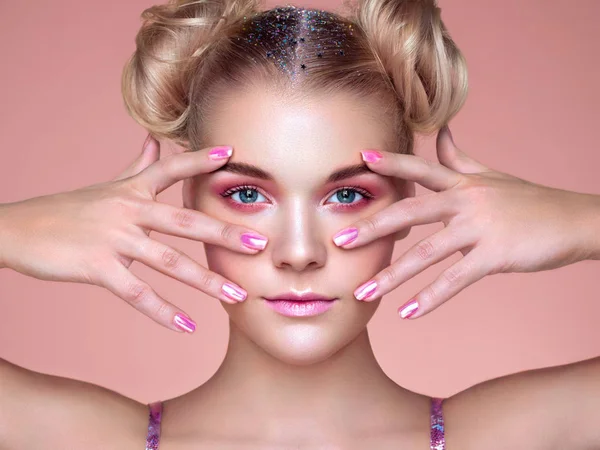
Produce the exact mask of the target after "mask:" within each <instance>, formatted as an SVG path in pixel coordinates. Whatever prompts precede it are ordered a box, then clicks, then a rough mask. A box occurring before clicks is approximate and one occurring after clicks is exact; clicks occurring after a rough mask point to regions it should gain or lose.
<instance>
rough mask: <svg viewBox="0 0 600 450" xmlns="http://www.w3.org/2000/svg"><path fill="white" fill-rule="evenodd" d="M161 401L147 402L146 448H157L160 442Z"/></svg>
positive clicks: (153, 449) (148, 449)
mask: <svg viewBox="0 0 600 450" xmlns="http://www.w3.org/2000/svg"><path fill="white" fill-rule="evenodd" d="M162 409H163V405H162V402H160V401H159V402H154V403H150V404H148V410H149V418H148V436H147V437H146V450H158V444H159V442H160V420H161V418H162Z"/></svg>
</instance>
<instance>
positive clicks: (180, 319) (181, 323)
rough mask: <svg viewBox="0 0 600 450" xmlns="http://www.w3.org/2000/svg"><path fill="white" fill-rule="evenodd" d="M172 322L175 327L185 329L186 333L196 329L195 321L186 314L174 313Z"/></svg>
mask: <svg viewBox="0 0 600 450" xmlns="http://www.w3.org/2000/svg"><path fill="white" fill-rule="evenodd" d="M173 323H175V325H177V327H179V328H180V329H182V330H183V331H187V332H188V333H193V332H194V330H195V329H196V322H194V321H193V320H192V319H190V318H189V317H188V316H186V315H184V314H181V313H177V314H175V317H174V318H173Z"/></svg>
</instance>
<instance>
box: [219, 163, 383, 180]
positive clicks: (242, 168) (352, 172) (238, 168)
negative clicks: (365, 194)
mask: <svg viewBox="0 0 600 450" xmlns="http://www.w3.org/2000/svg"><path fill="white" fill-rule="evenodd" d="M219 171H223V172H231V173H238V174H241V175H247V176H249V177H253V178H259V179H261V180H267V181H273V180H275V178H274V177H273V175H271V174H270V173H269V172H267V171H265V170H263V169H261V168H260V167H258V166H255V165H252V164H248V163H244V162H233V161H232V162H228V163H227V164H225V165H223V166H221V167H219V168H218V169H216V170H214V171H213V172H219ZM363 173H375V172H373V171H372V170H371V169H369V167H368V166H367V165H366V164H355V165H351V166H345V167H342V168H340V169H338V170H336V171H335V172H333V173H332V174H331V175H329V177H327V181H326V183H335V182H336V181H340V180H345V179H346V178H351V177H354V176H356V175H360V174H363Z"/></svg>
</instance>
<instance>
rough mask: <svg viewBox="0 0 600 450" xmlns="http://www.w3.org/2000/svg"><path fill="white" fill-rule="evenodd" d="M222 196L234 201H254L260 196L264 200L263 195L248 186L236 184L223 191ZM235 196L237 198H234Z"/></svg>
mask: <svg viewBox="0 0 600 450" xmlns="http://www.w3.org/2000/svg"><path fill="white" fill-rule="evenodd" d="M221 195H223V197H231V198H232V199H234V200H235V201H236V203H256V200H257V198H258V197H259V196H260V197H262V198H263V200H266V198H265V196H264V195H262V194H261V193H259V192H258V190H256V189H255V188H253V187H250V186H238V187H235V188H232V189H229V190H228V191H226V192H224V193H223V194H221ZM235 197H237V198H235Z"/></svg>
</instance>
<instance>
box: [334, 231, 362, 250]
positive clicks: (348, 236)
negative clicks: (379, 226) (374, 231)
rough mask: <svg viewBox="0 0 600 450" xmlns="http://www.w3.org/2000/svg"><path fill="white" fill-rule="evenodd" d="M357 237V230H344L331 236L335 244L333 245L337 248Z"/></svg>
mask: <svg viewBox="0 0 600 450" xmlns="http://www.w3.org/2000/svg"><path fill="white" fill-rule="evenodd" d="M357 236H358V228H354V227H351V228H344V229H343V230H342V231H339V232H338V233H336V234H335V236H333V242H335V245H337V246H340V245H345V244H349V243H350V242H352V241H354V240H355V239H356V238H357Z"/></svg>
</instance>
